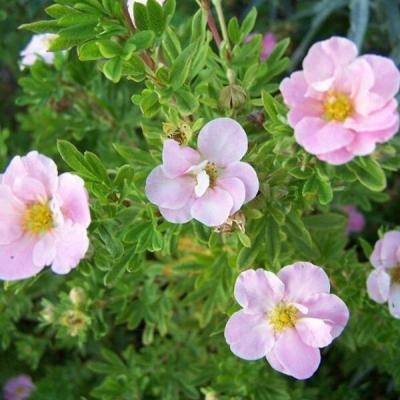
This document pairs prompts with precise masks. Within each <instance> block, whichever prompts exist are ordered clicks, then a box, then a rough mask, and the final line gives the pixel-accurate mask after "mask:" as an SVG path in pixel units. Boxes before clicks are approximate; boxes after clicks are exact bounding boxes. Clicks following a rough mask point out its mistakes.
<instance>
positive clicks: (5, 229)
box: [0, 184, 25, 245]
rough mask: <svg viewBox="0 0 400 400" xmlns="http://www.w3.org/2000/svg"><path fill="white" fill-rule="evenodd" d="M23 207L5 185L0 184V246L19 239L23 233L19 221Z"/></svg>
mask: <svg viewBox="0 0 400 400" xmlns="http://www.w3.org/2000/svg"><path fill="white" fill-rule="evenodd" d="M24 210H25V207H24V204H23V203H22V202H20V201H19V200H18V199H17V198H16V197H15V196H14V194H13V193H12V192H11V190H10V188H9V187H8V186H6V185H2V184H0V245H5V244H9V243H12V242H14V241H15V240H17V239H19V238H20V237H21V236H22V234H23V232H22V227H21V219H22V217H23V213H24Z"/></svg>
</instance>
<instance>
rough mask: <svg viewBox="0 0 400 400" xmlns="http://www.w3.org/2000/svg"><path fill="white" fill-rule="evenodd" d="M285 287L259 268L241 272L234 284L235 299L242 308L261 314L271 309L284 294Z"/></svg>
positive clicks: (274, 276)
mask: <svg viewBox="0 0 400 400" xmlns="http://www.w3.org/2000/svg"><path fill="white" fill-rule="evenodd" d="M284 290H285V287H284V285H283V283H282V282H281V280H280V279H279V278H278V277H277V276H276V275H275V274H274V273H272V272H269V271H265V270H263V269H261V268H259V269H257V270H254V269H249V270H247V271H244V272H241V273H240V275H239V276H238V278H237V280H236V283H235V299H236V301H237V302H238V303H239V304H240V305H241V306H242V307H244V308H247V309H250V310H255V311H258V312H261V313H265V312H266V311H268V310H270V309H272V308H273V307H274V306H275V305H276V304H278V303H279V302H280V301H281V300H282V298H283V294H284Z"/></svg>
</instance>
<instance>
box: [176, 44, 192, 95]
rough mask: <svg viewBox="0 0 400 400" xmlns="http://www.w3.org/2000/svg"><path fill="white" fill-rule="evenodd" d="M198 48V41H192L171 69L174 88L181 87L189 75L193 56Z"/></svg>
mask: <svg viewBox="0 0 400 400" xmlns="http://www.w3.org/2000/svg"><path fill="white" fill-rule="evenodd" d="M196 49H197V43H191V44H190V45H189V46H188V47H186V49H185V50H183V51H182V53H181V54H180V55H179V56H178V58H177V59H176V60H175V62H174V65H173V66H172V69H171V74H170V78H171V86H172V88H173V89H175V90H177V89H179V88H180V87H181V86H182V85H183V84H184V83H185V81H186V79H187V78H188V76H189V72H190V68H191V64H192V57H193V55H194V53H195V51H196Z"/></svg>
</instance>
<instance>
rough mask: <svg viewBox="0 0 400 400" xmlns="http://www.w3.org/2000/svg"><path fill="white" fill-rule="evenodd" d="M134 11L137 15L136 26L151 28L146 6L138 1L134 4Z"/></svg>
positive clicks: (141, 28) (138, 27)
mask: <svg viewBox="0 0 400 400" xmlns="http://www.w3.org/2000/svg"><path fill="white" fill-rule="evenodd" d="M133 12H134V16H135V26H136V28H137V29H139V30H146V29H149V20H148V17H147V9H146V7H145V6H144V5H143V4H141V3H138V2H135V3H134V4H133Z"/></svg>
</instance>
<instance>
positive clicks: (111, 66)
mask: <svg viewBox="0 0 400 400" xmlns="http://www.w3.org/2000/svg"><path fill="white" fill-rule="evenodd" d="M103 73H104V75H105V76H106V77H107V79H109V80H110V81H113V82H114V83H118V82H119V81H120V79H121V75H122V61H121V59H120V58H119V57H115V58H112V59H111V60H108V61H106V62H105V63H104V64H103Z"/></svg>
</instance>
